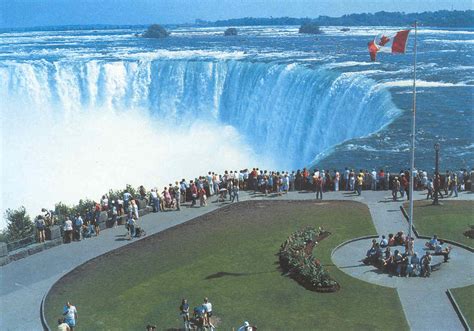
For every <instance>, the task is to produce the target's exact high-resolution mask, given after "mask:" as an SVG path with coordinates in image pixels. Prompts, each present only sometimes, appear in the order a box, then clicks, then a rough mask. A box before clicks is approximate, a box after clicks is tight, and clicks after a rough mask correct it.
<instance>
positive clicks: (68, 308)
mask: <svg viewBox="0 0 474 331" xmlns="http://www.w3.org/2000/svg"><path fill="white" fill-rule="evenodd" d="M63 315H64V316H65V317H64V319H65V322H66V323H67V324H68V325H69V328H70V329H71V331H74V327H75V326H76V320H77V309H76V307H75V306H73V305H71V303H70V302H67V303H66V305H65V306H64V311H63Z"/></svg>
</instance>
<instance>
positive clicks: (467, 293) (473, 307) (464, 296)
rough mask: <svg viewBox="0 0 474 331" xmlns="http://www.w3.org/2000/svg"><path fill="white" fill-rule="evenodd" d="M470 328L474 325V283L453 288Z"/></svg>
mask: <svg viewBox="0 0 474 331" xmlns="http://www.w3.org/2000/svg"><path fill="white" fill-rule="evenodd" d="M451 292H452V293H453V295H454V298H455V299H456V302H457V303H458V305H459V308H461V311H462V313H463V315H464V317H465V318H466V320H467V323H468V324H469V326H470V328H471V329H472V328H473V327H474V299H473V298H474V285H470V286H466V287H461V288H456V289H453V290H451Z"/></svg>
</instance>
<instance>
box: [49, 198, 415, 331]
mask: <svg viewBox="0 0 474 331" xmlns="http://www.w3.org/2000/svg"><path fill="white" fill-rule="evenodd" d="M307 225H313V226H316V227H317V226H323V227H324V228H325V229H327V230H329V231H331V232H332V235H331V236H329V237H328V238H327V239H325V240H323V241H322V242H321V243H320V244H319V245H318V246H317V247H316V248H315V255H316V256H317V257H318V258H319V259H320V260H321V263H322V264H323V265H325V266H326V267H327V268H328V269H329V272H330V274H331V276H332V277H333V278H334V279H335V280H336V281H337V282H339V284H340V285H341V287H342V288H341V290H340V291H338V292H336V293H316V292H311V291H308V290H305V289H304V288H303V287H302V286H300V285H298V284H297V283H296V282H295V281H294V280H292V279H290V278H288V277H285V276H283V275H282V274H281V272H280V271H279V270H278V258H277V256H276V255H275V254H276V253H277V252H278V249H279V247H280V245H281V244H282V243H283V241H284V240H285V239H286V238H287V237H288V236H289V235H290V234H291V233H292V232H294V231H295V230H297V229H300V228H302V227H304V226H307ZM375 233H376V232H375V228H374V226H373V224H372V222H371V219H370V214H369V211H368V209H367V207H366V206H365V205H363V204H360V203H356V202H330V203H314V202H303V201H298V202H287V201H285V202H283V201H280V202H279V201H266V202H257V201H253V202H245V203H241V204H237V205H231V206H229V207H226V208H222V209H220V210H218V211H216V212H213V213H210V214H207V215H204V216H202V217H200V218H198V219H195V220H193V221H190V222H187V223H185V224H183V225H181V226H177V227H175V228H172V229H169V230H167V231H164V232H162V233H159V234H157V235H155V236H150V237H147V238H145V239H144V240H141V241H139V242H136V243H134V244H132V245H128V246H126V247H123V248H120V249H119V250H117V251H113V252H111V253H109V254H107V255H105V256H102V257H99V258H97V259H94V260H92V261H89V262H87V263H86V264H85V265H83V266H81V267H79V268H78V269H76V270H75V271H74V272H73V273H71V274H69V275H66V277H64V278H62V279H61V280H60V281H59V282H58V283H57V284H56V285H55V286H54V287H53V289H52V290H51V292H50V293H49V295H48V297H47V300H46V309H45V310H46V316H47V319H48V322H49V324H50V326H54V325H55V323H56V320H57V318H58V315H60V313H61V311H62V307H63V305H64V303H65V302H66V301H67V300H70V301H71V302H72V303H73V304H75V305H76V307H77V309H78V312H79V322H78V326H79V328H80V329H82V330H97V329H100V330H143V329H144V326H146V325H147V324H148V323H155V324H157V325H158V329H159V330H167V329H172V328H178V327H181V325H182V323H181V319H180V317H179V315H178V306H179V304H180V300H181V298H183V297H186V298H188V300H189V302H190V306H191V308H193V307H195V306H197V305H199V304H200V303H202V300H203V298H204V297H205V296H208V297H209V299H210V301H211V302H212V303H213V305H214V309H213V311H214V314H215V315H216V316H218V317H219V318H220V319H221V321H222V322H221V324H220V325H219V328H220V329H222V330H231V329H232V328H233V327H234V328H237V327H238V326H239V325H241V324H242V323H243V321H244V320H248V321H250V322H251V323H254V324H256V325H257V326H258V327H259V328H262V329H264V330H317V329H325V330H328V329H332V330H361V329H363V330H378V329H380V326H381V325H383V326H384V329H387V330H406V329H408V325H407V323H406V320H405V317H404V314H403V311H402V307H401V304H400V301H399V298H398V295H397V293H396V290H395V289H392V288H385V287H379V286H376V285H373V284H369V283H366V282H363V281H360V280H357V279H355V278H352V277H350V276H348V275H346V274H345V273H343V272H342V271H340V270H339V269H337V267H335V266H333V265H332V261H331V258H330V254H331V251H332V249H333V248H334V247H335V246H337V245H338V244H339V243H341V242H343V241H345V240H347V239H350V238H354V237H358V236H363V235H369V234H375ZM381 298H383V300H381Z"/></svg>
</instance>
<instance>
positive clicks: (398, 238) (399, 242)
mask: <svg viewBox="0 0 474 331" xmlns="http://www.w3.org/2000/svg"><path fill="white" fill-rule="evenodd" d="M393 239H394V241H395V245H396V246H404V245H405V234H404V233H403V231H398V232H397V234H396V235H395V237H394V238H393Z"/></svg>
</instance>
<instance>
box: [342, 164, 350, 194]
mask: <svg viewBox="0 0 474 331" xmlns="http://www.w3.org/2000/svg"><path fill="white" fill-rule="evenodd" d="M350 173H351V172H350V170H349V169H348V168H346V169H345V170H344V185H345V190H346V191H349V175H350Z"/></svg>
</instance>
